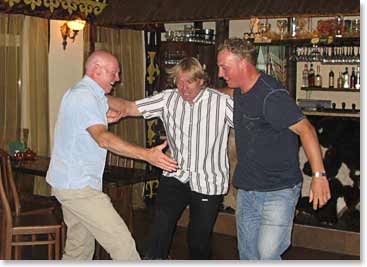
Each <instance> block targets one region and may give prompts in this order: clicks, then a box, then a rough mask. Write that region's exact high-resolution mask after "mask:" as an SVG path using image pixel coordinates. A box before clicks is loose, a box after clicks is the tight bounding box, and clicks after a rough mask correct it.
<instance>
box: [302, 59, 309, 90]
mask: <svg viewBox="0 0 367 267" xmlns="http://www.w3.org/2000/svg"><path fill="white" fill-rule="evenodd" d="M302 87H308V65H307V63H306V64H305V67H304V68H303V71H302Z"/></svg>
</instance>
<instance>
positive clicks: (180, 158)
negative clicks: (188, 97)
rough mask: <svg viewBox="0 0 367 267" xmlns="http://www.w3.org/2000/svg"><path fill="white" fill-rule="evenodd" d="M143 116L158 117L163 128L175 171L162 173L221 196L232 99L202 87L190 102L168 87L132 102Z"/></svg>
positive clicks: (226, 169) (224, 189)
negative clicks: (174, 161)
mask: <svg viewBox="0 0 367 267" xmlns="http://www.w3.org/2000/svg"><path fill="white" fill-rule="evenodd" d="M136 105H137V107H138V109H139V111H140V112H141V113H142V114H143V116H144V118H145V119H150V118H154V117H159V118H160V119H161V120H162V122H163V125H164V128H165V130H166V134H167V139H168V143H169V147H170V152H171V156H172V158H174V159H175V160H176V161H177V163H178V169H177V171H176V172H172V173H168V172H163V175H165V176H168V177H175V178H176V179H178V180H180V181H181V182H183V183H186V182H188V181H189V182H190V187H191V190H193V191H195V192H199V193H202V194H206V195H221V194H225V193H227V190H228V177H229V166H228V155H227V144H228V133H229V128H230V127H233V101H232V98H231V97H230V96H228V95H225V94H223V93H221V92H219V91H217V90H214V89H211V88H206V89H203V90H201V91H200V93H199V94H198V95H197V96H196V98H195V99H194V101H193V103H189V102H187V101H184V100H183V99H182V97H181V96H180V94H179V92H178V90H177V89H168V90H165V91H163V92H161V93H159V94H156V95H154V96H152V97H149V98H145V99H141V100H138V101H136Z"/></svg>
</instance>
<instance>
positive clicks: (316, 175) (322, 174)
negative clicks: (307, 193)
mask: <svg viewBox="0 0 367 267" xmlns="http://www.w3.org/2000/svg"><path fill="white" fill-rule="evenodd" d="M324 176H325V177H326V172H325V171H322V172H313V173H312V177H316V178H318V177H324Z"/></svg>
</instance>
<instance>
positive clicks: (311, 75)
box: [308, 63, 315, 87]
mask: <svg viewBox="0 0 367 267" xmlns="http://www.w3.org/2000/svg"><path fill="white" fill-rule="evenodd" d="M308 86H309V87H314V86H315V70H314V69H313V64H312V63H311V64H310V70H309V71H308Z"/></svg>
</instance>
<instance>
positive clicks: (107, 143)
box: [99, 132, 147, 161]
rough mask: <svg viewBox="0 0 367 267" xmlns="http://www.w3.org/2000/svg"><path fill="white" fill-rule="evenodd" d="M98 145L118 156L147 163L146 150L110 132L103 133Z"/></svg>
mask: <svg viewBox="0 0 367 267" xmlns="http://www.w3.org/2000/svg"><path fill="white" fill-rule="evenodd" d="M99 145H100V146H101V147H103V148H106V149H107V150H109V151H111V152H113V153H116V154H118V155H121V156H124V157H129V158H135V159H140V160H144V161H147V158H146V155H147V149H145V148H143V147H139V146H136V145H134V144H131V143H129V142H126V141H124V140H122V139H121V138H119V137H117V136H116V135H114V134H112V133H111V132H105V133H103V135H102V136H101V139H100V142H99Z"/></svg>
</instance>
